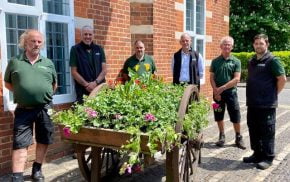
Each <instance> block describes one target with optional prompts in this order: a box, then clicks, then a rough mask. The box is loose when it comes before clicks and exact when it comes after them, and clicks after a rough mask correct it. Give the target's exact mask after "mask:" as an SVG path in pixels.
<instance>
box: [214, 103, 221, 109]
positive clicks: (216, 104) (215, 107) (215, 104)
mask: <svg viewBox="0 0 290 182" xmlns="http://www.w3.org/2000/svg"><path fill="white" fill-rule="evenodd" d="M219 107H220V105H219V104H218V103H215V102H214V103H212V108H213V109H218V108H219Z"/></svg>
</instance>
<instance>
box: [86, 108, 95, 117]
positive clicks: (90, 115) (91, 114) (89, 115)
mask: <svg viewBox="0 0 290 182" xmlns="http://www.w3.org/2000/svg"><path fill="white" fill-rule="evenodd" d="M85 112H86V113H87V116H88V118H89V119H92V118H96V117H98V112H97V111H95V110H93V109H92V108H89V107H88V108H86V109H85Z"/></svg>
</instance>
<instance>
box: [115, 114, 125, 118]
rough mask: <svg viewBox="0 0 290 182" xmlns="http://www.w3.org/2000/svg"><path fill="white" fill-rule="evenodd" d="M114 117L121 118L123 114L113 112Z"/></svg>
mask: <svg viewBox="0 0 290 182" xmlns="http://www.w3.org/2000/svg"><path fill="white" fill-rule="evenodd" d="M114 118H115V119H122V118H123V116H122V115H121V114H115V115H114Z"/></svg>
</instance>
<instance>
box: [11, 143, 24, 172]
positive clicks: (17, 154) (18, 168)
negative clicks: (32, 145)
mask: <svg viewBox="0 0 290 182" xmlns="http://www.w3.org/2000/svg"><path fill="white" fill-rule="evenodd" d="M26 160H27V148H23V149H17V150H13V152H12V172H13V173H20V172H23V171H24V167H25V162H26Z"/></svg>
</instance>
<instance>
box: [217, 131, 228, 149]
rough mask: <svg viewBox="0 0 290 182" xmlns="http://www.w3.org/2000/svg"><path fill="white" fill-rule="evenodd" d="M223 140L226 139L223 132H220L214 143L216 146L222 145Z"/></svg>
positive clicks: (223, 143)
mask: <svg viewBox="0 0 290 182" xmlns="http://www.w3.org/2000/svg"><path fill="white" fill-rule="evenodd" d="M225 140H226V137H225V134H223V133H221V134H220V136H219V140H218V141H217V142H216V143H215V144H216V146H218V147H223V146H224V145H225Z"/></svg>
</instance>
